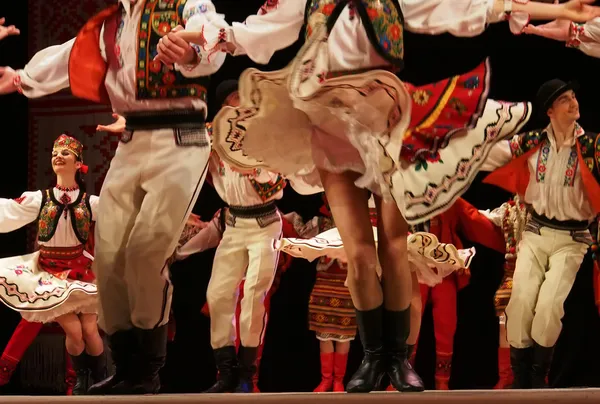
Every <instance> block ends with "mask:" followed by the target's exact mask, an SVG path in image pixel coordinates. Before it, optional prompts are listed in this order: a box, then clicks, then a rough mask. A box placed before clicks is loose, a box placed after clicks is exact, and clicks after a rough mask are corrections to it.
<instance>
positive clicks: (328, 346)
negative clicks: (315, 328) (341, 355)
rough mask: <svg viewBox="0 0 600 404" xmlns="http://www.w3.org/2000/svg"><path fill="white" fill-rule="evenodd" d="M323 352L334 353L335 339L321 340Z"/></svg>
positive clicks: (320, 344)
mask: <svg viewBox="0 0 600 404" xmlns="http://www.w3.org/2000/svg"><path fill="white" fill-rule="evenodd" d="M319 348H320V350H321V353H333V351H334V350H333V341H319Z"/></svg>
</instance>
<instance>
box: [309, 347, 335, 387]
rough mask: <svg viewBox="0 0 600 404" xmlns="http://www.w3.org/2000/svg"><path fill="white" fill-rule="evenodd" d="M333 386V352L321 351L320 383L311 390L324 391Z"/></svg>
mask: <svg viewBox="0 0 600 404" xmlns="http://www.w3.org/2000/svg"><path fill="white" fill-rule="evenodd" d="M332 388H333V352H328V353H323V352H321V383H319V385H318V386H317V388H316V389H314V390H313V391H314V392H315V393H324V392H326V391H331V389H332Z"/></svg>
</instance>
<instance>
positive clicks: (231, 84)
mask: <svg viewBox="0 0 600 404" xmlns="http://www.w3.org/2000/svg"><path fill="white" fill-rule="evenodd" d="M237 90H238V81H237V80H225V81H223V82H221V83H220V84H219V85H218V86H217V90H216V91H215V105H216V106H217V108H218V109H221V107H222V106H223V104H224V103H225V100H226V99H227V97H229V96H230V95H231V94H233V93H235V92H236V91H237Z"/></svg>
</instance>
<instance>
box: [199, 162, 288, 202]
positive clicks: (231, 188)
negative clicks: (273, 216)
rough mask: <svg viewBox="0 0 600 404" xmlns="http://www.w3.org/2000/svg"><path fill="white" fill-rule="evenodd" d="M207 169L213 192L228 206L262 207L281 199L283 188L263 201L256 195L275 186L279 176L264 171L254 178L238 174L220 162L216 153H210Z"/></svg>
mask: <svg viewBox="0 0 600 404" xmlns="http://www.w3.org/2000/svg"><path fill="white" fill-rule="evenodd" d="M208 167H209V170H210V174H211V176H212V182H213V186H214V187H215V190H216V191H217V193H218V194H219V196H220V197H221V199H223V201H225V202H226V203H227V204H228V205H229V206H255V205H262V204H265V203H267V202H270V201H274V200H277V199H281V198H282V197H283V187H282V188H281V189H280V190H278V191H277V192H274V193H273V195H272V196H270V197H269V198H265V199H263V198H262V197H261V196H260V195H259V193H258V189H261V188H263V187H264V188H271V187H273V186H275V184H276V183H277V182H278V181H280V179H281V176H280V175H279V174H275V173H272V172H270V171H266V170H261V171H260V173H259V174H258V175H255V176H252V175H244V174H240V173H238V172H235V171H233V170H232V169H231V166H230V165H229V164H227V163H226V162H224V161H222V160H221V159H220V158H219V156H218V155H217V153H212V155H211V157H210V160H209V166H208ZM257 188H258V189H257Z"/></svg>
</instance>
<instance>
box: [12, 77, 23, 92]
mask: <svg viewBox="0 0 600 404" xmlns="http://www.w3.org/2000/svg"><path fill="white" fill-rule="evenodd" d="M13 86H14V87H15V89H16V90H17V92H18V93H19V94H23V82H22V80H21V75H20V74H18V73H17V75H15V78H14V79H13Z"/></svg>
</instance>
